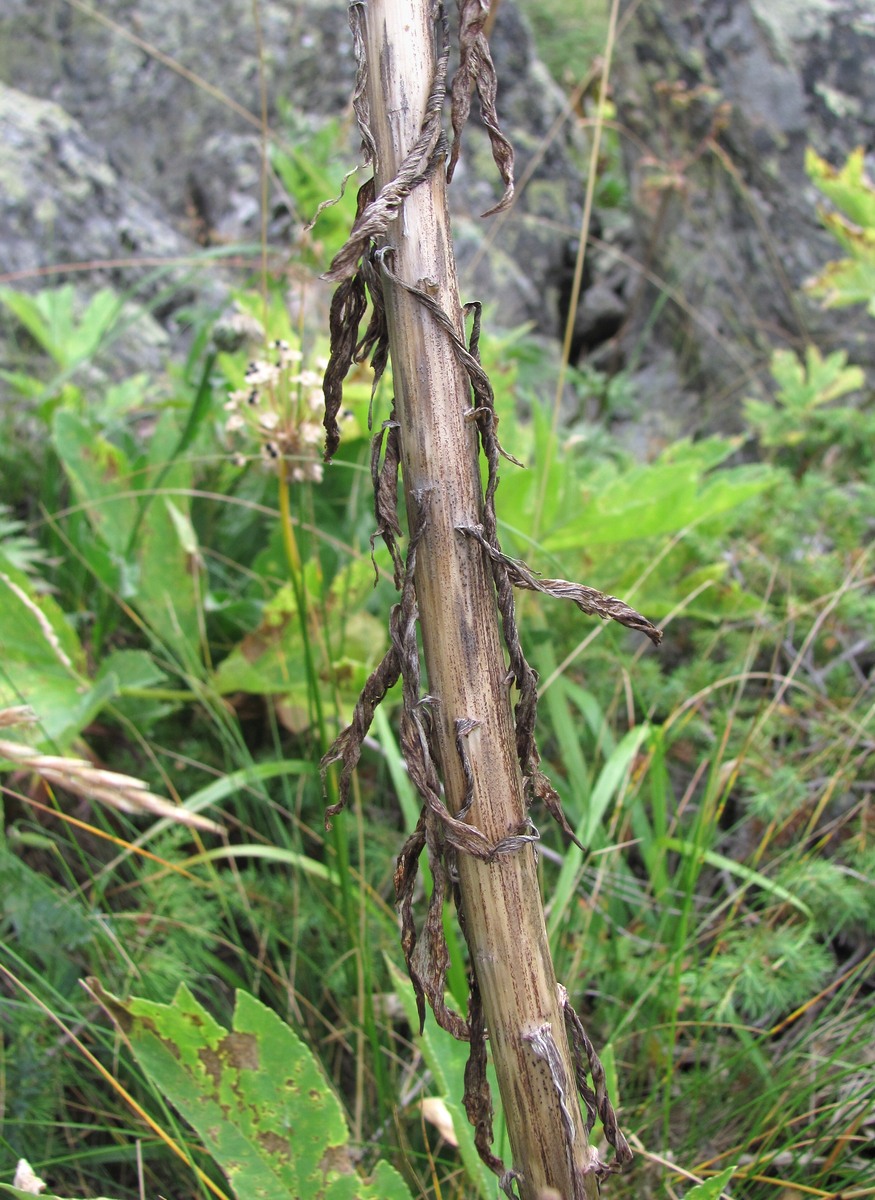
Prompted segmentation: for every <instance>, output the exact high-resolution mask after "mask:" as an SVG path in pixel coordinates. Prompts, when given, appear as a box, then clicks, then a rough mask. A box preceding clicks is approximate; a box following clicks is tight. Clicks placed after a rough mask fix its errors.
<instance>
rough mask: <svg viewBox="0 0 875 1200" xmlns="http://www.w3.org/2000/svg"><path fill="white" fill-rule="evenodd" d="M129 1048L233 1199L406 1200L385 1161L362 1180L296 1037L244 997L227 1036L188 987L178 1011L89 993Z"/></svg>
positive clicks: (331, 1098)
mask: <svg viewBox="0 0 875 1200" xmlns="http://www.w3.org/2000/svg"><path fill="white" fill-rule="evenodd" d="M86 986H87V988H88V990H89V992H90V993H91V995H92V996H93V997H94V998H95V999H96V1000H97V1001H98V1002H99V1003H100V1004H101V1005H102V1006H103V1008H104V1009H105V1011H106V1012H107V1013H108V1014H109V1015H110V1017H112V1019H113V1021H114V1022H115V1023H116V1025H117V1026H118V1028H119V1029H120V1031H121V1032H122V1034H123V1035H124V1037H125V1038H126V1039H127V1041H128V1042H129V1043H130V1045H131V1048H132V1049H133V1052H134V1054H135V1055H136V1057H137V1061H138V1062H139V1064H140V1066H141V1068H142V1069H143V1070H144V1071H145V1073H146V1074H147V1075H148V1077H149V1079H150V1080H151V1082H152V1084H153V1086H154V1087H156V1088H157V1089H158V1091H160V1093H161V1094H162V1095H164V1096H165V1097H166V1098H167V1099H168V1100H169V1101H170V1102H171V1103H172V1104H173V1105H174V1107H176V1108H177V1109H178V1110H179V1112H180V1113H181V1114H182V1116H183V1117H184V1118H185V1120H186V1121H188V1123H189V1124H190V1125H191V1126H193V1128H194V1129H195V1130H196V1131H197V1134H198V1136H199V1137H200V1139H201V1141H202V1142H203V1145H204V1146H205V1147H206V1149H207V1150H208V1151H209V1152H210V1154H211V1155H212V1156H213V1158H214V1159H215V1161H216V1162H217V1163H218V1165H219V1166H220V1167H221V1169H222V1171H223V1172H224V1174H225V1176H226V1178H227V1180H228V1184H229V1185H230V1187H231V1189H232V1190H233V1193H234V1195H236V1196H241V1197H243V1196H245V1197H246V1198H247V1200H275V1197H277V1196H306V1197H308V1200H321V1198H324V1200H352V1198H353V1197H355V1198H356V1200H358V1198H361V1200H409V1196H410V1193H409V1191H408V1190H407V1186H406V1185H405V1183H404V1181H403V1179H402V1178H401V1176H400V1175H399V1174H398V1173H397V1172H396V1171H395V1170H394V1169H393V1168H392V1167H390V1166H389V1165H388V1164H387V1163H385V1162H380V1163H379V1164H378V1165H377V1169H376V1171H375V1172H374V1175H373V1178H372V1179H371V1180H370V1181H368V1180H365V1179H361V1178H358V1177H354V1179H353V1180H352V1181H351V1180H350V1176H351V1175H352V1176H355V1171H354V1167H353V1156H352V1152H351V1148H350V1146H349V1130H348V1129H347V1126H346V1121H345V1119H344V1115H343V1109H342V1108H341V1106H340V1102H339V1101H338V1099H337V1097H336V1096H335V1094H334V1092H333V1091H332V1090H331V1088H330V1087H329V1086H328V1083H327V1081H326V1079H325V1078H324V1076H323V1075H322V1071H321V1069H320V1066H319V1064H318V1062H317V1061H316V1059H315V1058H314V1056H313V1055H312V1053H311V1052H310V1050H309V1049H308V1048H307V1046H305V1044H304V1043H303V1042H302V1041H301V1039H300V1038H299V1037H298V1036H297V1034H296V1033H295V1032H294V1031H293V1030H292V1029H291V1028H290V1027H289V1026H288V1025H286V1024H285V1022H284V1021H282V1020H281V1019H280V1018H279V1017H278V1016H277V1014H276V1013H275V1012H273V1011H272V1010H271V1009H269V1008H267V1007H266V1006H265V1005H263V1004H262V1003H261V1002H260V1001H259V1000H256V999H254V997H252V996H249V995H247V994H246V993H245V992H240V991H238V992H237V1003H236V1007H235V1010H234V1017H233V1028H232V1029H231V1030H227V1029H225V1028H224V1027H223V1026H222V1025H220V1024H219V1022H218V1021H216V1020H215V1019H214V1018H213V1017H212V1016H211V1015H210V1014H209V1013H208V1012H207V1010H206V1009H205V1008H203V1007H202V1006H201V1005H200V1004H199V1003H198V1002H197V1000H195V998H194V997H193V996H192V994H191V992H190V991H189V990H188V988H186V987H185V985H184V984H182V985H181V986H180V988H179V990H178V991H177V993H176V996H175V998H174V1000H173V1003H172V1004H156V1003H155V1002H154V1001H151V1000H138V999H132V1000H128V1001H124V1002H123V1001H121V1000H118V999H117V998H116V997H115V996H110V995H109V994H108V993H107V992H105V991H104V990H103V988H102V987H101V985H100V984H99V983H98V981H97V980H96V979H91V980H89V981H88V984H87V985H86Z"/></svg>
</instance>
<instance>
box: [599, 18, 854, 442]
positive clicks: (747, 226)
mask: <svg viewBox="0 0 875 1200" xmlns="http://www.w3.org/2000/svg"><path fill="white" fill-rule="evenodd" d="M697 89H699V90H698V91H697ZM614 95H615V97H616V99H617V101H618V104H619V108H620V116H621V120H622V121H623V123H624V124H626V125H627V126H628V127H629V128H630V129H631V130H632V132H633V133H634V135H635V138H634V139H633V138H629V139H626V140H625V142H624V146H625V153H626V161H627V167H628V171H629V176H630V180H631V183H632V194H633V198H634V203H635V220H636V226H637V233H638V255H639V256H640V258H641V259H642V261H643V262H644V264H645V266H646V267H647V268H648V269H649V270H650V271H652V272H653V273H655V275H657V276H659V277H661V279H663V280H664V281H665V284H666V291H667V295H668V297H669V302H668V303H667V304H665V305H664V307H663V309H662V316H661V318H660V321H659V323H658V325H657V336H658V337H661V339H662V340H663V342H665V340H666V339H670V341H671V344H672V345H673V347H674V349H675V352H676V354H677V357H678V362H679V364H680V367H681V372H682V376H683V379H684V381H685V383H686V384H687V385H688V386H692V387H693V388H694V389H695V390H697V391H698V392H700V393H701V394H702V395H703V405H702V408H701V409H700V414H699V419H700V422H701V423H703V424H705V425H707V426H709V427H711V428H714V427H718V428H727V429H734V428H737V426H738V419H739V408H740V406H739V399H740V397H741V396H742V395H744V394H749V393H750V392H752V391H755V390H756V387H757V380H758V379H759V380H763V379H766V380H767V377H768V370H767V368H768V360H769V356H770V354H771V352H772V350H773V349H774V348H775V347H777V346H782V345H784V346H791V347H796V348H799V347H801V346H803V345H804V344H805V343H806V342H807V341H809V340H813V341H815V342H816V343H817V344H818V345H820V346H821V347H822V348H825V349H831V348H834V347H837V346H843V347H845V348H847V349H848V351H849V353H850V355H851V358H852V359H853V360H855V361H857V362H860V363H861V364H863V365H865V366H872V365H875V340H873V339H872V336H871V319H870V318H867V317H866V316H865V313H864V312H863V310H862V309H851V310H847V309H846V310H841V311H838V312H831V313H825V312H824V311H823V310H821V309H820V307H819V306H818V305H817V304H816V303H814V302H813V301H809V300H807V299H806V298H805V297H804V296H802V295H801V294H800V290H799V289H800V288H801V286H802V284H803V283H804V281H805V280H806V279H807V278H809V277H810V276H811V275H812V273H813V272H815V271H816V270H818V269H819V268H820V267H821V266H822V265H823V264H824V263H826V262H827V261H828V260H830V259H832V258H837V257H840V256H841V254H840V250H839V247H838V246H837V244H836V243H835V242H834V241H833V239H831V238H830V237H828V236H827V235H826V234H825V233H824V232H823V231H822V229H821V228H820V226H819V223H818V218H817V204H818V201H819V199H820V197H819V194H818V193H817V191H816V189H815V188H814V187H813V186H812V185H811V184H810V182H809V181H808V179H807V177H806V175H805V171H804V153H805V148H806V146H807V145H812V146H813V147H814V148H815V149H816V150H817V151H818V152H819V153H820V154H822V155H824V156H825V157H827V158H828V159H829V160H830V161H831V162H832V163H833V164H834V165H836V166H838V165H840V164H841V163H842V162H844V160H845V158H846V157H847V155H848V153H849V152H850V150H851V149H852V148H853V147H855V146H857V145H864V146H867V147H869V148H872V147H873V145H875V5H873V4H872V3H871V2H869V3H864V2H859V0H858V2H854V0H785V2H775V0H719V2H718V0H715V2H713V3H709V4H704V5H695V6H691V5H690V4H688V3H686V2H685V0H653V2H651V3H645V4H643V5H642V6H641V7H640V8H639V9H638V11H637V15H636V17H635V20H634V24H633V26H632V28H631V30H630V32H629V34H628V35H627V39H626V51H625V54H624V55H623V56H622V57H621V60H620V63H619V65H618V73H617V75H616V76H615V79H614ZM724 102H725V103H727V104H728V105H729V109H728V116H727V119H726V124H725V128H722V129H720V128H718V127H719V126H720V123H721V115H720V112H719V105H720V104H722V103H724ZM658 175H662V177H663V180H662V185H660V182H659V180H658V179H657V176H658ZM672 175H673V176H674V178H675V181H676V184H677V186H674V187H672V186H665V180H666V178H667V177H669V176H672ZM662 299H665V296H663V297H662ZM659 302H660V300H659V294H658V291H657V289H656V288H654V287H648V288H647V289H646V293H645V294H643V295H642V297H641V303H640V304H639V307H638V311H637V314H636V318H637V320H636V329H634V330H633V331H632V334H631V336H632V337H636V336H637V335H638V333H639V332H640V329H641V328H642V327H643V326H644V325H645V324H646V323H647V322H648V320H649V319H650V318H651V316H652V315H653V312H654V305H655V304H657V303H659Z"/></svg>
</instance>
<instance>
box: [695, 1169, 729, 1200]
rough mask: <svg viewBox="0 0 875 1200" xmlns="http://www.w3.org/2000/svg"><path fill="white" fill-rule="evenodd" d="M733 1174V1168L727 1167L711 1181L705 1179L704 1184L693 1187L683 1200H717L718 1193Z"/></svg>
mask: <svg viewBox="0 0 875 1200" xmlns="http://www.w3.org/2000/svg"><path fill="white" fill-rule="evenodd" d="M734 1174H735V1167H727V1168H726V1170H725V1171H721V1172H720V1174H719V1175H715V1176H714V1177H713V1179H706V1180H705V1182H704V1183H697V1184H696V1186H695V1187H692V1188H690V1190H689V1191H688V1192H687V1193H686V1195H685V1196H684V1200H718V1197H719V1195H720V1193H721V1192H722V1191H723V1189H724V1188H725V1187H726V1185H727V1183H729V1181H730V1179H731V1178H732V1176H733V1175H734Z"/></svg>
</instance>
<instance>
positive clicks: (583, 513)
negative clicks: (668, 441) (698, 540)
mask: <svg viewBox="0 0 875 1200" xmlns="http://www.w3.org/2000/svg"><path fill="white" fill-rule="evenodd" d="M770 478H771V475H770V472H769V470H768V468H760V467H736V468H734V469H733V470H728V471H721V472H718V473H715V474H714V475H710V476H707V477H706V476H704V472H703V467H702V464H701V463H699V462H697V461H696V460H695V459H694V458H685V457H683V456H680V457H678V456H676V455H672V456H668V457H667V458H665V459H660V460H659V461H658V462H656V463H653V464H650V465H645V466H640V467H634V468H632V469H630V470H627V471H624V472H623V473H622V474H619V475H616V476H615V478H614V479H613V480H612V481H610V482H609V483H605V484H603V485H602V486H601V487H594V488H593V490H592V491H591V492H590V494H589V495H584V496H583V497H582V502H581V503H580V504H578V505H577V506H575V507H574V508H573V509H571V510H570V511H573V513H574V516H573V518H570V519H569V520H567V521H566V522H565V523H564V524H563V525H562V526H560V527H559V528H557V529H554V530H553V531H552V532H551V533H550V534H549V535H548V536H547V537H545V538H544V542H543V544H544V547H545V549H547V550H550V551H560V550H567V549H583V550H586V549H588V548H590V547H595V546H604V545H614V544H618V543H621V542H626V541H632V540H638V539H640V538H646V537H654V536H656V535H657V534H659V535H666V534H671V533H676V532H677V531H679V530H681V529H683V528H684V527H686V526H688V525H690V526H692V525H699V524H701V523H702V522H704V521H707V520H709V519H711V518H714V517H716V516H720V515H721V514H723V513H726V512H729V511H731V510H732V509H734V508H737V507H738V506H739V505H740V504H742V503H744V501H746V500H748V499H750V498H751V497H752V496H756V495H758V494H759V493H760V492H762V491H763V490H764V489H765V488H766V487H767V486H768V484H769V482H770Z"/></svg>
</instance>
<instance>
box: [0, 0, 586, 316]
mask: <svg viewBox="0 0 875 1200" xmlns="http://www.w3.org/2000/svg"><path fill="white" fill-rule="evenodd" d="M4 8H5V14H4V15H5V21H4V26H5V28H4V37H3V39H2V42H0V78H3V79H4V80H5V81H6V82H7V83H8V84H10V85H11V86H13V87H15V88H17V89H19V90H20V91H21V92H23V93H27V94H29V95H31V96H33V97H39V98H42V99H44V100H51V101H52V102H54V103H55V104H56V105H60V106H61V108H62V109H63V110H64V112H65V113H66V114H68V117H67V118H63V117H62V116H61V115H60V109H56V110H55V112H56V113H57V114H58V116H57V120H62V119H69V118H72V119H73V123H74V124H75V122H78V123H79V126H78V127H77V128H79V127H81V128H80V134H79V136H84V137H86V138H87V139H89V141H88V142H87V145H89V146H90V147H91V148H92V151H93V155H94V163H93V170H94V171H95V172H97V173H98V174H101V173H102V175H103V176H104V177H105V183H104V190H105V191H107V190H111V189H112V184H111V183H110V180H109V175H108V174H107V173H108V172H109V173H111V174H112V176H113V178H114V179H116V180H118V181H119V182H120V183H121V184H122V186H123V188H125V189H133V190H132V191H131V192H130V193H128V192H119V194H118V196H117V198H116V202H115V203H116V207H117V208H118V209H119V210H120V216H119V227H120V229H124V230H126V231H127V232H126V234H125V235H124V236H125V237H127V238H130V239H132V240H133V241H134V242H135V243H137V244H138V245H143V244H145V243H146V242H148V241H149V240H150V238H151V237H152V233H151V232H150V231H149V229H148V221H147V228H146V229H145V230H144V232H143V233H142V234H141V233H139V232H137V230H136V226H137V222H138V221H139V218H140V216H141V215H145V213H144V209H143V207H142V204H140V206H139V207H137V204H136V203H131V204H129V203H128V195H129V194H130V195H131V196H134V195H135V196H139V197H143V196H147V197H149V198H151V204H152V209H153V211H154V212H162V213H163V214H164V218H165V222H166V224H167V225H171V226H172V227H173V228H174V229H175V231H176V234H177V235H178V236H181V237H182V238H184V239H186V240H187V242H188V244H191V242H192V240H193V239H197V240H199V241H201V242H204V241H209V242H211V243H213V244H217V243H219V244H227V243H237V242H248V243H252V242H253V241H257V240H258V239H259V237H260V236H261V213H260V164H261V151H260V142H259V127H260V118H259V113H260V111H261V93H262V88H263V89H264V94H265V96H266V100H267V106H268V120H269V122H270V124H271V127H272V129H274V130H275V131H276V132H277V134H278V136H279V137H281V138H283V137H285V138H291V139H294V138H295V137H296V136H297V135H300V134H305V133H306V131H307V129H308V128H310V129H312V128H315V127H318V125H319V123H320V121H323V120H324V119H325V118H326V117H335V118H337V117H340V118H342V119H343V120H344V121H345V122H346V126H347V128H348V131H349V147H350V148H349V165H350V166H353V165H354V164H355V162H356V160H357V150H358V138H357V135H356V132H355V130H354V128H353V122H352V117H351V111H350V97H351V94H352V87H353V79H354V61H353V51H352V39H351V36H350V33H349V28H348V23H347V16H346V5H345V4H344V3H341V2H339V0H333V2H330V3H329V2H320V0H307V3H306V4H305V3H294V2H292V3H289V2H284V3H272V2H270V0H267V2H265V3H262V4H260V5H259V14H260V28H259V29H256V27H255V25H254V23H253V19H252V13H251V10H250V9H249V8H247V7H245V6H244V7H243V8H241V6H240V5H239V4H238V3H236V2H233V0H186V2H185V3H184V4H180V3H178V2H177V0H139V3H137V5H136V6H135V7H132V6H131V4H130V2H129V0H105V2H104V3H102V4H101V5H100V10H99V14H100V15H99V19H98V18H97V17H96V16H94V15H87V13H86V12H84V11H82V10H80V9H79V8H78V7H74V6H73V5H71V4H68V3H65V2H63V0H43V2H41V3H40V4H33V3H31V2H30V0H5V5H4ZM259 43H260V44H261V46H262V52H261V54H259ZM493 51H494V55H495V59H496V65H497V68H498V73H499V80H500V94H499V108H500V113H501V117H502V120H503V121H504V122H506V125H507V129H508V132H509V134H510V136H511V138H512V140H513V141H514V145H515V148H516V151H517V163H518V166H517V172H518V176H519V175H520V174H522V173H523V172H524V171H525V170H526V167H527V165H528V164H529V162H530V161H531V160H532V158H533V156H537V157H538V160H539V161H538V166H537V169H536V171H535V173H534V176H533V179H532V182H531V184H530V186H529V187H528V188H527V189H526V190H525V192H523V194H522V196H521V200H520V203H519V205H518V206H517V207H516V208H515V209H514V211H513V213H512V214H511V215H510V217H509V219H506V220H504V221H502V222H501V226H500V233H499V234H498V235H497V236H495V237H493V238H492V239H490V238H489V231H490V227H491V222H490V221H487V222H484V221H483V220H482V219H481V217H480V214H481V213H482V212H484V211H485V210H486V209H487V208H489V207H491V206H492V205H493V204H494V203H495V201H496V199H497V198H498V196H499V195H500V192H501V187H500V181H499V180H498V178H497V173H496V170H495V167H494V165H493V163H492V159H491V154H490V152H489V148H488V139H487V138H486V136H485V133H484V131H483V130H482V128H480V127H478V125H477V122H476V119H475V120H474V121H473V122H472V124H471V126H470V127H469V128H468V129H467V130H466V132H465V143H464V149H463V155H462V160H461V162H460V165H459V168H458V170H457V173H456V177H455V179H454V182H453V187H452V188H451V197H452V204H453V209H454V220H455V230H456V235H457V250H458V255H459V260H460V268H461V269H460V276H461V281H462V286H463V291H464V293H465V297H466V298H480V299H484V300H487V301H491V302H492V304H493V308H494V309H496V310H497V311H495V313H494V318H493V319H494V320H495V321H496V322H497V323H498V324H500V325H501V326H503V327H505V328H511V327H514V326H516V325H518V324H520V323H521V322H524V321H531V322H533V323H534V324H535V325H536V326H537V327H539V328H540V329H542V330H543V331H544V332H548V333H550V334H554V333H555V328H556V286H555V283H554V279H555V271H556V265H557V263H558V260H559V258H560V256H561V252H562V246H563V243H564V241H565V239H566V237H567V235H568V232H569V229H570V228H573V216H572V214H574V213H575V211H579V205H580V200H581V196H582V183H581V171H580V166H581V164H582V155H581V154H580V153H579V147H576V146H575V142H574V136H575V135H574V133H573V131H570V130H569V127H568V125H567V124H566V125H565V126H564V127H563V128H562V129H561V131H560V132H559V134H558V136H556V137H555V138H553V139H552V140H550V141H547V139H546V134H547V133H548V131H549V130H550V127H551V125H552V124H553V122H554V121H555V119H556V117H557V115H558V114H559V113H560V111H561V109H562V105H563V103H564V98H563V96H562V94H561V92H560V91H559V89H558V88H557V87H556V86H555V84H554V83H553V82H552V81H551V79H550V78H549V76H548V74H547V72H546V70H545V68H544V67H543V66H542V64H541V63H540V62H539V61H538V59H537V58H536V56H535V53H534V49H533V45H532V41H531V36H530V33H529V31H528V27H527V26H526V25H525V23H524V22H523V21H522V19H521V18H520V16H519V15H518V14H517V12H516V11H515V10H514V8H513V7H512V5H510V4H505V5H502V8H501V12H500V17H499V21H498V23H497V26H496V29H495V33H494V37H493ZM284 104H285V105H291V106H292V108H293V109H294V111H295V113H296V114H297V115H296V116H295V119H294V121H289V120H288V119H285V118H284V116H283V111H284V110H283V105H284ZM476 111H477V105H476V102H475V104H474V112H475V114H476ZM85 144H86V143H83V145H85ZM92 151H88V152H86V155H85V156H86V158H87V156H88V153H91V152H92ZM545 151H546V152H545ZM147 207H148V206H147ZM122 210H123V213H122ZM91 212H92V208H91V205H90V204H89V203H83V204H82V206H81V208H80V222H81V226H82V229H83V235H84V241H83V239H77V238H76V237H75V236H73V237H69V238H68V237H67V236H66V234H65V233H62V231H61V230H60V229H58V230H57V236H56V237H55V238H54V240H53V241H51V242H46V241H45V240H41V239H40V238H39V235H38V234H37V237H36V241H37V243H38V244H36V245H35V244H34V243H33V242H30V241H29V235H28V234H27V233H26V231H23V232H22V235H21V237H20V239H19V240H20V256H19V257H20V258H21V261H22V263H24V262H25V261H33V262H35V261H36V260H37V259H40V261H42V256H43V254H44V251H45V250H46V249H47V247H48V246H50V245H51V246H52V248H53V251H54V253H55V254H56V256H59V257H60V258H61V259H70V258H75V259H77V260H78V259H80V258H81V257H82V254H81V253H80V249H81V248H82V247H83V246H84V245H88V246H89V256H91V254H92V252H94V257H99V246H100V244H101V243H100V239H99V238H97V237H96V236H94V237H93V236H92V231H91V230H90V229H89V225H90V223H91ZM312 215H313V214H312V212H300V213H299V212H294V211H290V208H289V197H288V196H286V195H284V194H283V193H282V191H281V189H278V188H274V191H273V193H272V196H271V210H270V214H269V218H270V220H269V235H270V237H271V240H272V241H273V243H274V244H275V245H277V246H279V247H281V248H284V249H287V248H288V245H289V240H290V238H291V237H293V236H294V234H295V232H296V231H297V230H299V229H300V226H301V224H302V223H303V222H304V221H305V220H307V219H308V218H309V217H311V216H312ZM493 232H494V231H493ZM103 244H104V248H107V246H108V244H107V243H103ZM545 294H546V296H547V299H546V303H545Z"/></svg>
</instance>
